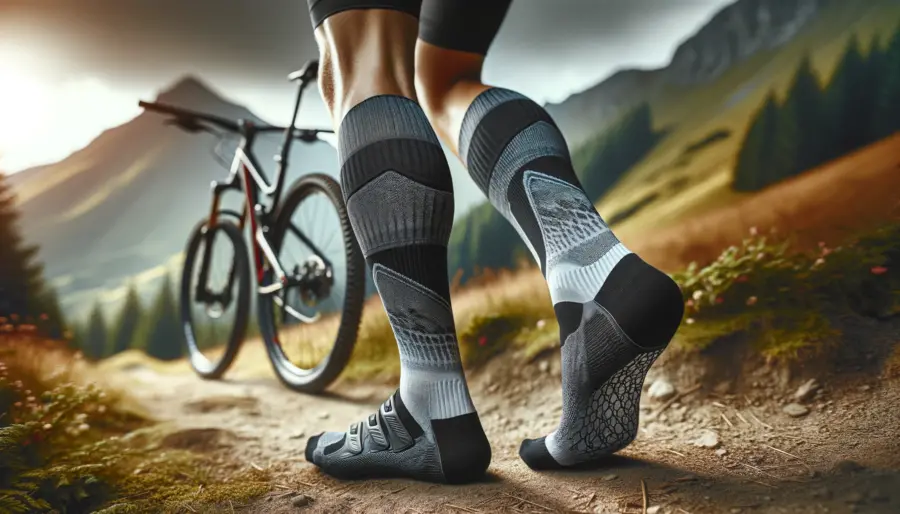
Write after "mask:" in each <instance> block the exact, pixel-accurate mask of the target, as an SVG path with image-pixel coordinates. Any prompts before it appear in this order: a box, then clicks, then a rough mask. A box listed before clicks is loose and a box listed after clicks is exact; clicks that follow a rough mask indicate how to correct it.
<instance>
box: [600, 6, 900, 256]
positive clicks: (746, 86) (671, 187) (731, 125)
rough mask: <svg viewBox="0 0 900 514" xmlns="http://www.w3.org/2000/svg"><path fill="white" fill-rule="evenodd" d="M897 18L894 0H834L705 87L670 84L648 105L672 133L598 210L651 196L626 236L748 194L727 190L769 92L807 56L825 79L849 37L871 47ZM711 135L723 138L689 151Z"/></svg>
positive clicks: (899, 11) (611, 211) (623, 230)
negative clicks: (775, 45)
mask: <svg viewBox="0 0 900 514" xmlns="http://www.w3.org/2000/svg"><path fill="white" fill-rule="evenodd" d="M898 23H900V4H898V3H896V2H889V1H870V2H834V3H833V4H832V6H831V7H830V8H828V9H826V10H825V11H823V13H822V15H821V16H820V18H819V19H817V20H816V21H814V22H813V23H811V24H810V26H809V27H808V28H807V30H805V31H803V32H801V33H800V34H799V35H798V36H797V37H796V38H795V39H794V40H793V41H791V42H789V43H788V44H786V45H784V46H782V47H781V48H779V49H777V50H775V51H764V52H761V53H760V54H758V55H756V56H754V57H753V58H751V59H749V60H748V61H746V62H744V63H743V64H741V65H740V66H737V67H735V68H733V69H731V70H729V71H728V72H726V73H725V74H724V75H723V76H722V77H720V78H719V79H718V80H716V81H715V82H713V83H711V84H709V85H707V86H704V87H697V88H680V87H669V88H668V89H666V90H665V91H664V92H663V93H662V94H661V95H660V96H659V98H657V99H655V100H653V101H652V102H651V109H652V111H653V114H654V116H653V119H654V123H655V124H656V126H657V127H658V128H667V129H669V130H670V132H669V133H668V135H667V137H666V138H665V139H663V140H662V141H661V142H660V144H659V145H657V146H656V147H655V148H654V149H653V150H652V151H651V152H650V153H649V154H648V155H647V156H646V158H645V159H643V160H642V161H641V162H640V163H638V164H637V165H636V166H635V167H634V168H633V169H632V170H631V172H629V173H628V174H627V175H626V176H625V177H624V178H623V179H622V180H621V181H620V182H619V183H618V184H617V185H616V186H615V187H613V188H612V189H611V190H610V191H609V192H608V193H607V194H606V195H605V196H604V197H603V198H601V199H600V200H599V201H598V208H599V209H600V212H601V214H603V215H604V216H607V217H610V216H614V215H615V214H616V213H619V212H623V211H628V210H630V209H632V208H633V206H634V205H636V204H639V203H642V202H645V201H646V199H647V198H651V197H652V198H654V199H655V200H654V201H652V202H650V203H648V204H646V205H643V207H642V208H641V209H640V211H639V212H636V213H635V214H634V215H633V216H631V217H630V218H628V219H627V220H625V221H623V222H622V223H621V224H620V226H619V227H618V230H617V232H618V233H619V234H621V235H622V236H623V238H626V239H629V238H637V237H640V235H641V234H644V233H646V232H647V231H648V230H655V229H660V228H664V227H665V226H667V225H673V224H677V223H678V222H679V221H681V220H683V219H685V218H686V217H689V216H691V215H694V214H697V213H702V212H705V211H708V210H709V209H711V208H714V207H717V206H723V205H728V204H730V203H732V202H734V201H735V200H737V199H738V198H741V197H742V196H745V195H742V194H739V193H736V192H734V191H733V190H732V189H731V187H730V184H731V176H732V173H733V167H734V160H735V156H736V155H737V152H738V149H739V147H740V144H741V142H742V140H743V138H744V134H745V132H746V130H747V128H748V125H749V123H750V120H751V118H752V116H753V115H754V113H755V112H756V110H757V109H758V108H759V107H760V106H761V105H762V104H763V102H764V101H765V98H766V96H767V95H768V94H769V93H770V91H772V90H774V91H775V92H776V94H777V95H779V97H781V96H783V95H784V94H785V92H786V90H787V88H788V87H789V85H790V81H791V80H792V78H793V75H794V71H795V70H796V69H797V67H798V66H799V65H800V63H801V62H802V60H803V59H804V57H806V56H809V57H810V58H811V62H812V66H813V69H814V70H815V72H816V73H817V74H818V76H819V77H820V78H821V79H823V80H826V81H827V80H829V79H830V77H831V74H832V73H833V71H834V68H835V66H836V65H837V62H838V60H839V59H840V58H841V56H842V54H843V53H844V50H845V48H846V46H847V43H848V41H849V39H850V38H851V37H853V36H854V35H855V36H857V37H858V38H859V39H860V40H861V41H862V42H863V43H864V51H868V48H867V47H868V44H869V42H870V41H871V40H872V38H873V36H875V35H876V34H878V35H881V36H882V38H883V39H887V38H889V37H890V36H891V34H892V33H893V32H894V31H895V30H896V28H897V25H898ZM716 133H720V134H728V137H723V138H720V139H719V140H717V141H715V142H714V143H712V144H709V145H707V146H706V147H704V148H702V149H700V150H697V151H693V152H688V151H687V150H688V149H690V148H691V147H692V146H693V145H695V144H696V143H697V142H698V141H703V140H704V139H706V138H708V137H709V136H710V135H712V134H716Z"/></svg>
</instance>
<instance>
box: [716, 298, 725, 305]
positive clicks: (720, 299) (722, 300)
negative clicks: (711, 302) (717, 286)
mask: <svg viewBox="0 0 900 514" xmlns="http://www.w3.org/2000/svg"><path fill="white" fill-rule="evenodd" d="M724 301H725V299H724V298H722V297H721V296H719V297H718V298H716V303H717V304H719V303H722V302H724Z"/></svg>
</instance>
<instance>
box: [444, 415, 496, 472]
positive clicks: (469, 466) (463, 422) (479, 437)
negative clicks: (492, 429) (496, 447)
mask: <svg viewBox="0 0 900 514" xmlns="http://www.w3.org/2000/svg"><path fill="white" fill-rule="evenodd" d="M431 428H432V430H434V437H435V439H436V442H437V447H438V452H439V453H440V456H441V469H442V470H443V472H444V480H446V481H447V482H448V483H451V484H460V483H466V482H472V481H475V480H478V479H480V478H481V477H483V476H484V473H485V471H487V468H488V466H489V465H490V463H491V445H490V443H488V439H487V436H486V435H485V434H484V429H483V428H482V427H481V421H480V420H479V419H478V414H477V413H474V412H473V413H471V414H465V415H463V416H456V417H453V418H447V419H435V420H432V421H431Z"/></svg>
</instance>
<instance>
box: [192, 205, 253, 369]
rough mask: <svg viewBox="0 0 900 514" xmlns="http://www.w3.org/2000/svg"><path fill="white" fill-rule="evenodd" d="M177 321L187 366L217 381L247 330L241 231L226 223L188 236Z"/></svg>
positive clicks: (246, 275)
mask: <svg viewBox="0 0 900 514" xmlns="http://www.w3.org/2000/svg"><path fill="white" fill-rule="evenodd" d="M180 309H181V322H182V327H183V329H184V336H185V342H186V343H187V350H188V358H189V360H190V363H191V367H193V368H194V371H196V372H197V374H198V375H200V376H201V377H203V378H208V379H215V378H220V377H221V376H222V374H223V373H225V371H226V370H227V369H228V368H229V367H230V366H231V363H232V362H233V361H234V358H235V356H236V355H237V352H238V349H239V348H240V346H241V343H242V342H243V340H244V335H245V334H246V332H247V318H248V315H249V312H250V264H249V259H248V258H247V246H246V243H244V239H243V237H242V236H241V230H240V229H239V228H238V227H237V225H235V224H234V223H231V222H229V221H219V222H218V223H217V224H216V226H215V227H213V228H209V226H208V224H207V221H206V220H204V221H202V222H200V224H198V225H197V226H196V227H195V228H194V231H193V232H192V233H191V237H190V239H189V240H188V245H187V249H186V251H185V256H184V270H183V271H182V275H181V302H180Z"/></svg>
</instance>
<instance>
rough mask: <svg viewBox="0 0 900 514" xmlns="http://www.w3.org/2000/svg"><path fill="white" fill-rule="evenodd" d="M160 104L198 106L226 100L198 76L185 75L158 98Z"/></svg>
mask: <svg viewBox="0 0 900 514" xmlns="http://www.w3.org/2000/svg"><path fill="white" fill-rule="evenodd" d="M156 100H157V101H158V102H162V103H168V104H173V105H185V106H197V105H209V104H210V103H224V102H225V100H224V99H223V98H222V97H221V96H219V94H218V93H216V92H215V91H214V90H213V88H212V87H210V86H209V85H207V84H206V82H204V81H203V79H201V78H200V77H197V76H196V75H185V76H183V77H181V78H180V79H178V81H176V82H175V83H174V84H172V85H171V86H169V87H168V88H167V89H165V90H163V91H162V92H160V93H159V95H158V96H157V97H156Z"/></svg>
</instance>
